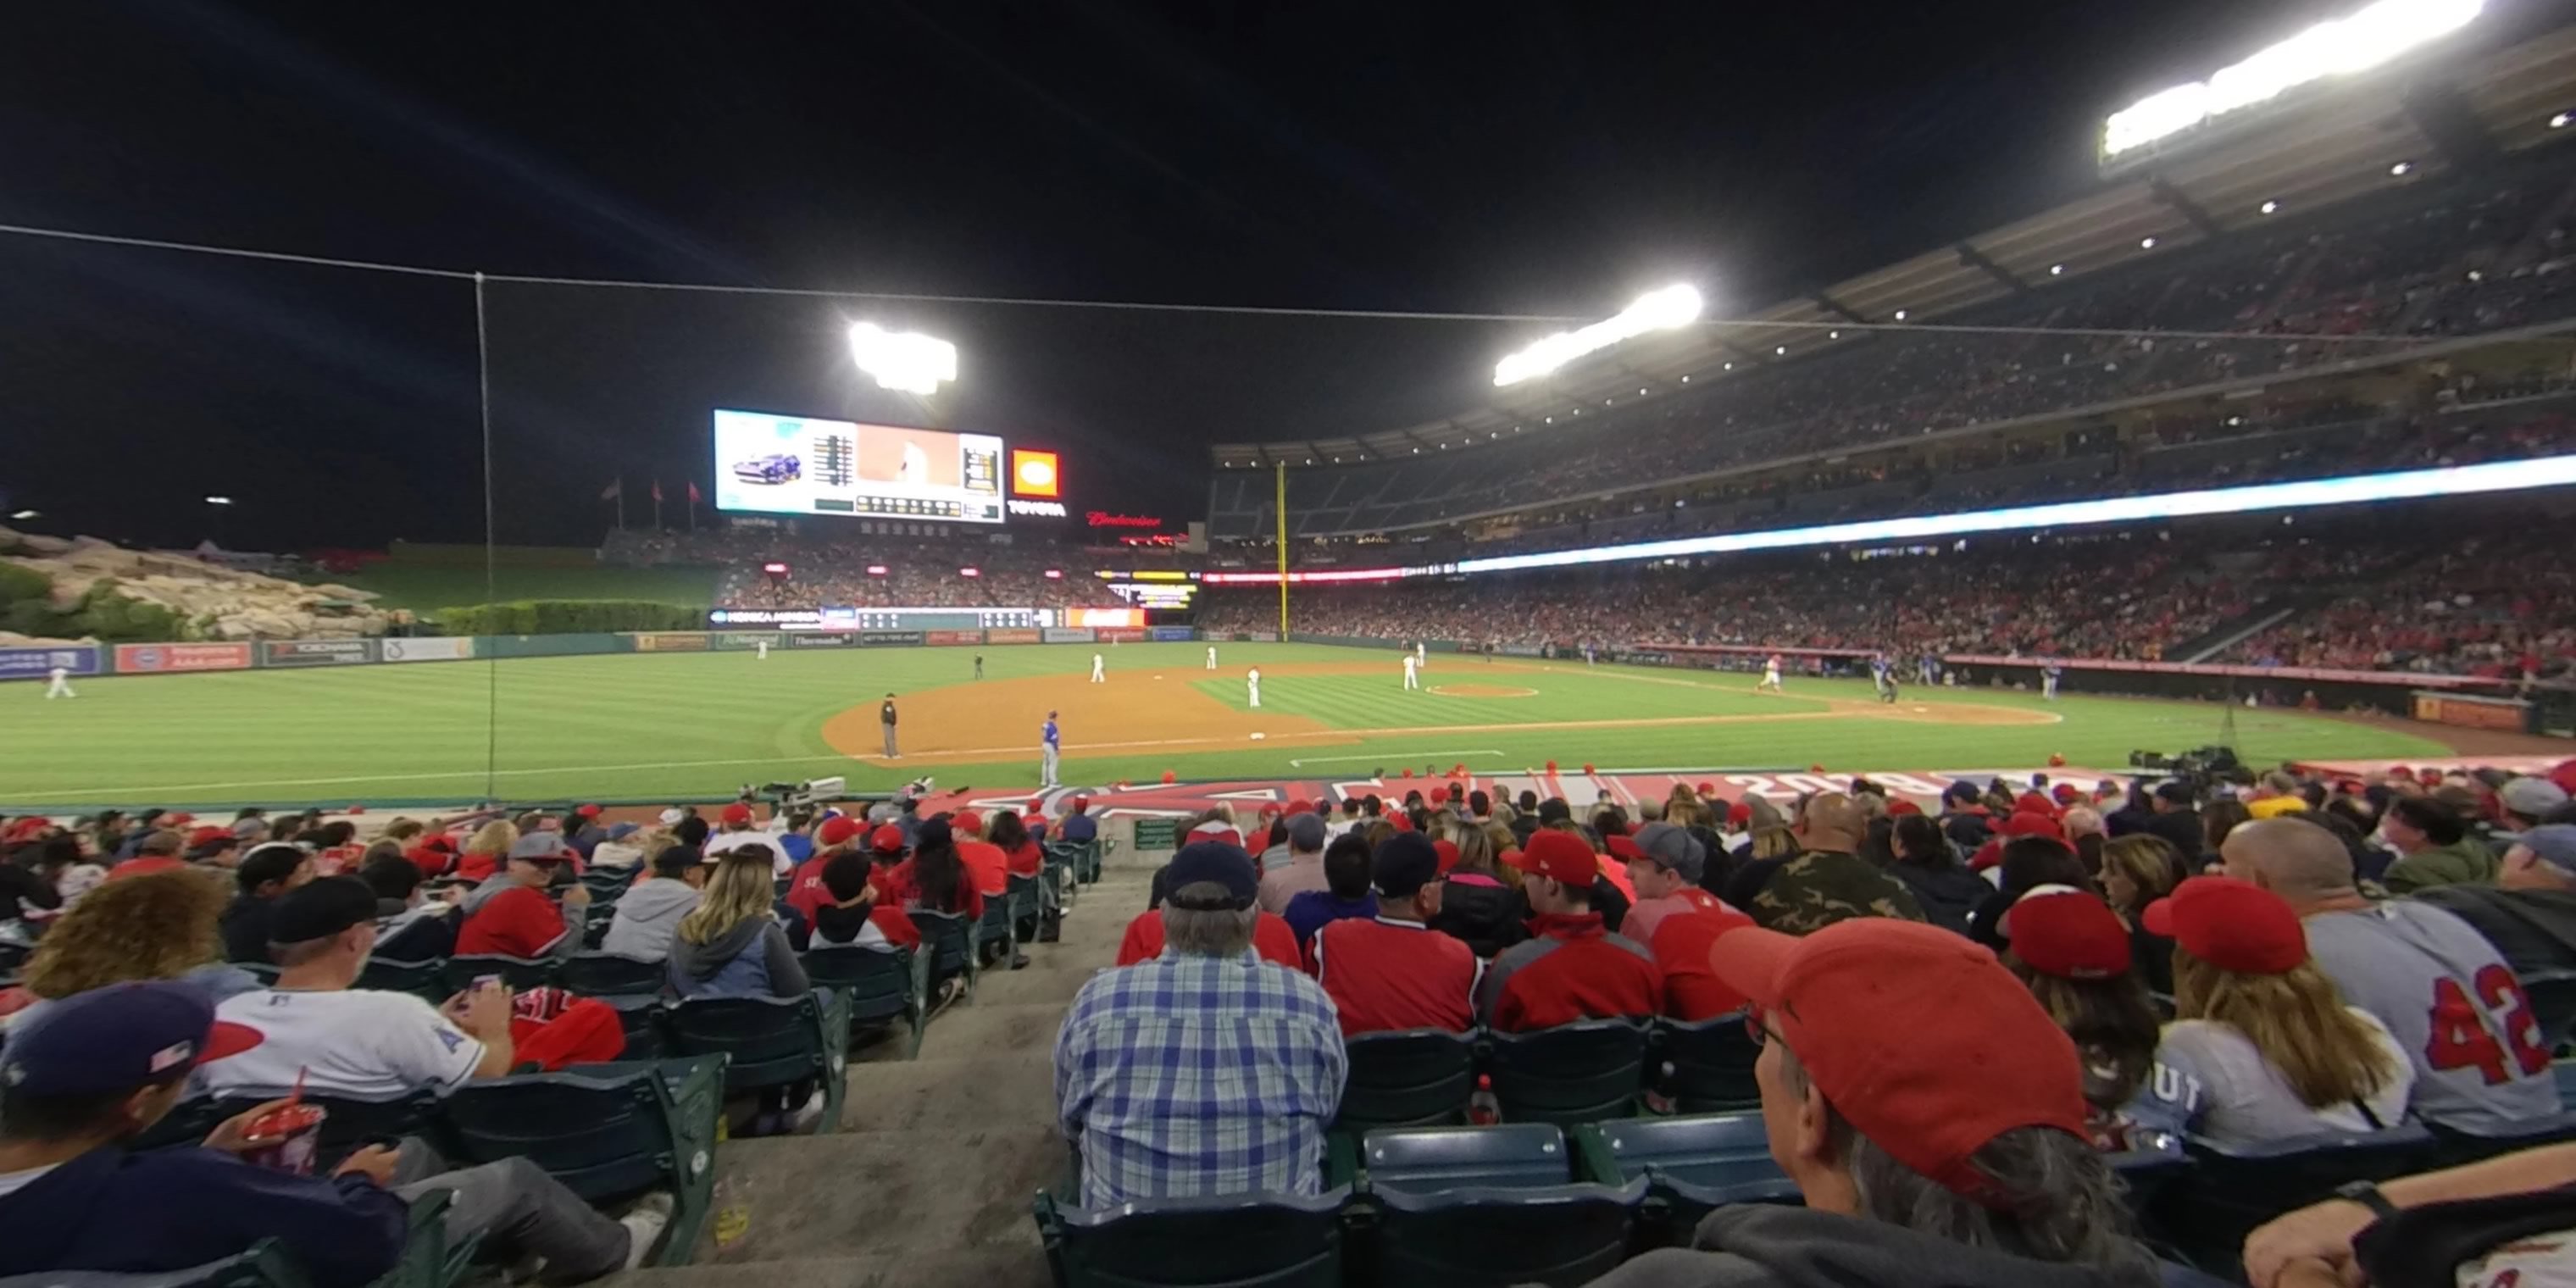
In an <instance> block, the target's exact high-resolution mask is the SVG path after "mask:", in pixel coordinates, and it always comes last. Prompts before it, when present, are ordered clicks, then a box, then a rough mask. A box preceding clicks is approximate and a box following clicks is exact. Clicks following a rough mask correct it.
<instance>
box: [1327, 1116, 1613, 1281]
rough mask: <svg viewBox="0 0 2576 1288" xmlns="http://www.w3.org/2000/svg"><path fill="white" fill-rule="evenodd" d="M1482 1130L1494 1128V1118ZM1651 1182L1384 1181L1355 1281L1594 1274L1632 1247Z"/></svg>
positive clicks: (1371, 1196) (1376, 1193) (1360, 1245)
mask: <svg viewBox="0 0 2576 1288" xmlns="http://www.w3.org/2000/svg"><path fill="white" fill-rule="evenodd" d="M1483 1130H1488V1131H1490V1130H1492V1129H1491V1128H1486V1129H1483ZM1645 1197H1646V1182H1645V1181H1644V1180H1642V1179H1640V1180H1635V1181H1631V1182H1629V1183H1628V1184H1626V1185H1624V1186H1610V1185H1596V1184H1591V1183H1588V1182H1585V1183H1571V1184H1565V1185H1553V1186H1546V1187H1543V1188H1535V1189H1450V1190H1436V1191H1430V1192H1416V1191H1410V1190H1400V1189H1398V1190H1378V1189H1375V1188H1374V1187H1373V1186H1372V1188H1371V1189H1370V1190H1368V1191H1367V1192H1366V1193H1365V1195H1364V1198H1363V1202H1364V1205H1365V1210H1366V1211H1367V1212H1368V1213H1369V1215H1370V1220H1369V1222H1368V1224H1367V1225H1366V1226H1364V1227H1363V1229H1364V1230H1365V1236H1364V1237H1362V1238H1360V1239H1359V1240H1358V1241H1357V1242H1356V1244H1355V1246H1354V1248H1353V1256H1354V1258H1355V1259H1357V1260H1358V1261H1359V1262H1360V1263H1361V1272H1360V1275H1359V1276H1358V1277H1357V1279H1356V1281H1357V1282H1363V1283H1376V1284H1387V1285H1394V1284H1439V1285H1442V1288H1481V1286H1484V1285H1491V1286H1493V1288H1501V1286H1502V1285H1505V1284H1524V1283H1540V1284H1550V1285H1560V1286H1568V1288H1570V1286H1571V1285H1575V1284H1583V1283H1589V1282H1591V1281H1592V1280H1593V1279H1595V1278H1597V1277H1599V1276H1600V1275H1601V1274H1603V1273H1604V1272H1606V1271H1608V1270H1610V1269H1611V1268H1612V1267H1614V1266H1616V1265H1618V1264H1619V1262H1620V1261H1621V1260H1623V1259H1624V1258H1625V1257H1626V1256H1627V1254H1628V1243H1629V1234H1630V1231H1631V1229H1632V1228H1633V1226H1634V1225H1635V1222H1636V1216H1637V1212H1638V1210H1639V1209H1640V1207H1642V1206H1643V1204H1644V1202H1645Z"/></svg>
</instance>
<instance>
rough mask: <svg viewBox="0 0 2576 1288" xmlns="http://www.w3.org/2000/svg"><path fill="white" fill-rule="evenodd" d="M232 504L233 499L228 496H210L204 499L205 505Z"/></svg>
mask: <svg viewBox="0 0 2576 1288" xmlns="http://www.w3.org/2000/svg"><path fill="white" fill-rule="evenodd" d="M232 503H233V499H232V498H231V497H228V496H210V497H207V498H206V504H208V505H231V504H232Z"/></svg>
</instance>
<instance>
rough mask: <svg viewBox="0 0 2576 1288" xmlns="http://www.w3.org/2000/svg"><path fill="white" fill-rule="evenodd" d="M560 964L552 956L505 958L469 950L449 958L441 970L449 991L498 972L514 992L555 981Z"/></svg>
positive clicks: (459, 990)
mask: <svg viewBox="0 0 2576 1288" xmlns="http://www.w3.org/2000/svg"><path fill="white" fill-rule="evenodd" d="M558 965H560V963H558V962H556V961H555V960H554V959H553V958H551V957H504V956H502V955H501V954H499V953H470V954H467V955H465V956H461V957H450V958H448V959H447V966H446V968H445V970H443V971H442V972H441V980H442V982H443V983H444V984H445V985H446V986H447V991H448V992H449V993H450V994H455V993H462V992H464V991H465V990H466V989H469V988H472V987H473V986H474V981H475V980H477V979H480V978H482V977H483V976H485V975H498V976H500V977H501V982H502V983H504V984H507V985H509V986H510V987H511V989H512V990H513V991H521V990H526V989H531V988H543V987H545V986H546V985H548V984H551V983H554V982H555V970H556V968H557V966H558Z"/></svg>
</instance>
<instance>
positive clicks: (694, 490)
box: [689, 479, 705, 505]
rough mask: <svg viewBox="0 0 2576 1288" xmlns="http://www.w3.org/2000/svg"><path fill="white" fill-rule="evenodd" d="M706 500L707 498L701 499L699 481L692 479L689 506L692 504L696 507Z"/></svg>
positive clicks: (690, 481)
mask: <svg viewBox="0 0 2576 1288" xmlns="http://www.w3.org/2000/svg"><path fill="white" fill-rule="evenodd" d="M704 499H705V498H703V497H700V496H699V495H698V481H697V480H696V479H690V480H689V504H691V505H696V504H698V503H699V502H700V501H702V500H704Z"/></svg>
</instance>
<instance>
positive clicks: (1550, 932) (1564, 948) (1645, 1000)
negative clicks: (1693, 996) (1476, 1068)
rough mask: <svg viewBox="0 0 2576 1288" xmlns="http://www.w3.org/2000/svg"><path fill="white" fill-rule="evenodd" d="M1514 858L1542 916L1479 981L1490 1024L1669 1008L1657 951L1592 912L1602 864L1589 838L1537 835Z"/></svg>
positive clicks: (1480, 1011) (1542, 1024)
mask: <svg viewBox="0 0 2576 1288" xmlns="http://www.w3.org/2000/svg"><path fill="white" fill-rule="evenodd" d="M1511 863H1512V866H1513V867H1516V868H1519V869H1520V870H1521V871H1522V872H1523V873H1524V874H1525V876H1524V878H1523V880H1522V883H1521V893H1522V894H1523V895H1525V896H1527V897H1528V899H1529V906H1530V911H1531V912H1533V913H1535V914H1537V915H1535V916H1533V917H1531V918H1530V923H1529V925H1530V933H1531V936H1532V937H1531V939H1530V940H1529V941H1528V942H1526V943H1523V944H1520V945H1518V946H1516V947H1514V948H1512V949H1510V950H1508V951H1506V952H1504V953H1503V954H1502V955H1501V956H1499V957H1496V958H1495V959H1494V965H1493V969H1491V970H1489V971H1487V972H1486V973H1485V978H1484V980H1483V981H1482V982H1480V983H1479V984H1477V986H1476V1014H1477V1016H1478V1017H1479V1018H1480V1019H1482V1020H1483V1021H1484V1023H1485V1025H1486V1026H1487V1027H1489V1028H1494V1029H1500V1030H1502V1031H1504V1032H1506V1033H1517V1032H1522V1031H1525V1030H1528V1029H1544V1028H1553V1027H1555V1026H1556V1025H1559V1024H1572V1023H1575V1022H1576V1021H1579V1020H1591V1019H1608V1018H1616V1017H1622V1016H1624V1017H1631V1018H1634V1017H1642V1016H1648V1015H1654V1014H1656V1013H1658V1012H1660V1011H1661V1010H1662V1009H1663V1004H1664V973H1663V971H1662V969H1661V968H1659V967H1657V966H1656V965H1655V958H1654V954H1653V953H1651V952H1648V951H1647V950H1646V948H1645V946H1644V945H1642V944H1639V943H1637V942H1635V941H1634V940H1630V939H1625V938H1622V937H1620V936H1618V935H1614V934H1611V933H1610V932H1609V931H1607V930H1605V929H1603V928H1602V925H1601V914H1599V913H1597V912H1594V911H1592V883H1593V881H1594V880H1595V879H1596V878H1597V877H1599V875H1600V870H1601V869H1600V862H1599V859H1598V858H1597V857H1596V856H1595V855H1594V854H1593V853H1592V847H1591V846H1589V845H1586V844H1584V842H1583V838H1582V837H1580V836H1577V835H1575V834H1573V833H1571V832H1560V831H1555V830H1553V829H1550V830H1544V831H1540V832H1537V833H1534V834H1532V835H1531V837H1530V843H1529V846H1528V848H1526V849H1523V850H1521V851H1520V852H1519V853H1518V854H1517V855H1516V856H1514V857H1513V858H1512V859H1511Z"/></svg>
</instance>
